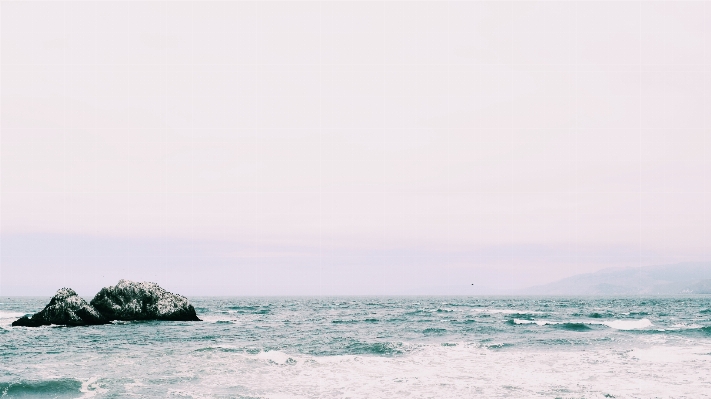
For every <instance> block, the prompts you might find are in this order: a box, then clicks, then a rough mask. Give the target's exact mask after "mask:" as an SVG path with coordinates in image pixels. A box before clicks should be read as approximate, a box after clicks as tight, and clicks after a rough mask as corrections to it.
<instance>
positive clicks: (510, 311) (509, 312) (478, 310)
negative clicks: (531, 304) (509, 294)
mask: <svg viewBox="0 0 711 399" xmlns="http://www.w3.org/2000/svg"><path fill="white" fill-rule="evenodd" d="M472 312H476V313H491V314H497V313H500V314H515V313H518V314H543V313H544V312H538V311H531V310H515V309H472Z"/></svg>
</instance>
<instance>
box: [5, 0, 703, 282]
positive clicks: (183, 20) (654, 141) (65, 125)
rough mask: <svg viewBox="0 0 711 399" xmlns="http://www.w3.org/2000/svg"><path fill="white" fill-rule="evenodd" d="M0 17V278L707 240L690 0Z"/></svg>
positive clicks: (432, 273)
mask: <svg viewBox="0 0 711 399" xmlns="http://www.w3.org/2000/svg"><path fill="white" fill-rule="evenodd" d="M0 14H1V17H0V18H1V21H0V22H1V32H0V34H1V36H2V38H1V44H0V46H1V47H0V49H1V52H0V55H1V63H2V69H1V75H0V83H1V86H0V91H1V96H0V97H1V104H0V115H1V118H2V120H1V129H2V130H1V139H0V141H1V144H0V145H1V149H0V154H1V156H2V160H1V165H0V166H1V180H0V189H1V191H0V201H1V202H0V211H1V214H0V227H1V229H2V230H1V234H2V235H1V237H2V247H1V251H2V252H1V255H0V259H1V264H0V294H2V295H31V294H39V295H49V294H51V293H53V292H54V291H55V290H56V289H58V288H60V287H61V286H64V285H66V286H70V287H73V288H75V289H76V290H77V291H79V293H80V294H83V295H91V294H93V293H94V292H95V291H96V290H98V288H100V287H102V286H105V285H109V284H114V283H116V281H118V279H119V278H129V279H134V280H150V281H155V282H157V283H159V284H161V285H163V286H165V287H167V288H169V289H171V290H175V291H177V292H180V293H184V294H187V295H278V294H284V295H287V294H313V295H318V294H322V295H332V294H428V293H438V294H448V293H451V294H466V293H471V294H477V293H492V292H503V291H505V290H511V289H516V288H521V287H525V286H528V285H532V284H538V283H544V282H549V281H551V280H554V279H558V278H562V277H566V276H569V275H572V274H576V273H581V272H588V271H594V270H597V269H601V268H605V267H610V266H640V265H653V264H665V263H672V262H678V261H686V260H694V261H697V260H704V261H708V260H711V245H710V244H711V228H710V227H711V214H710V213H709V208H710V207H709V204H710V203H711V197H710V196H709V186H710V184H711V162H710V161H711V125H710V124H709V123H710V122H711V62H710V61H711V4H709V3H708V2H678V1H675V2H642V3H640V2H513V3H512V2H504V1H501V2H468V3H461V2H444V1H437V2H412V3H400V2H360V1H359V2H329V3H326V2H257V3H255V2H204V1H201V2H168V3H166V2H54V1H53V2H7V1H4V2H2V3H0ZM471 284H474V285H473V286H472V285H471Z"/></svg>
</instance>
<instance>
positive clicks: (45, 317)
mask: <svg viewBox="0 0 711 399" xmlns="http://www.w3.org/2000/svg"><path fill="white" fill-rule="evenodd" d="M107 323H109V320H108V319H107V318H106V317H104V316H103V315H102V314H101V313H99V312H97V311H96V309H94V307H93V306H91V305H90V304H88V303H87V302H86V301H85V300H84V299H83V298H81V297H80V296H79V295H77V293H76V292H74V290H73V289H71V288H62V289H60V290H59V291H57V293H56V294H54V296H53V297H52V299H51V300H50V301H49V304H47V306H45V307H44V309H42V310H41V311H39V312H37V313H35V314H34V315H32V316H31V317H27V316H23V317H21V318H19V319H18V320H15V321H14V322H13V323H12V325H13V326H24V327H39V326H48V325H50V324H58V325H66V326H88V325H96V324H107Z"/></svg>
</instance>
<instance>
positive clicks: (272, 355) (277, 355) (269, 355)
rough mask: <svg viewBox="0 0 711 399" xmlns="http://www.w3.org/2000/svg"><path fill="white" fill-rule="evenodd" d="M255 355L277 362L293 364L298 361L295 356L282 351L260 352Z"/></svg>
mask: <svg viewBox="0 0 711 399" xmlns="http://www.w3.org/2000/svg"><path fill="white" fill-rule="evenodd" d="M254 357H255V358H257V359H260V360H266V361H267V362H272V363H276V364H293V363H297V362H298V360H297V359H295V358H294V356H291V355H288V354H286V353H284V352H281V351H267V352H259V353H258V354H256V355H254Z"/></svg>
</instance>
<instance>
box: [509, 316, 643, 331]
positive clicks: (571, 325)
mask: <svg viewBox="0 0 711 399" xmlns="http://www.w3.org/2000/svg"><path fill="white" fill-rule="evenodd" d="M508 323H509V324H536V325H539V326H558V328H563V329H567V330H572V331H586V330H589V329H590V327H589V326H590V325H602V326H606V327H609V328H613V329H615V330H641V329H646V328H648V327H651V326H653V324H652V322H651V321H649V319H639V320H612V321H577V320H576V321H546V320H526V319H512V320H510V321H509V322H508ZM583 326H584V327H585V328H583Z"/></svg>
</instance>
